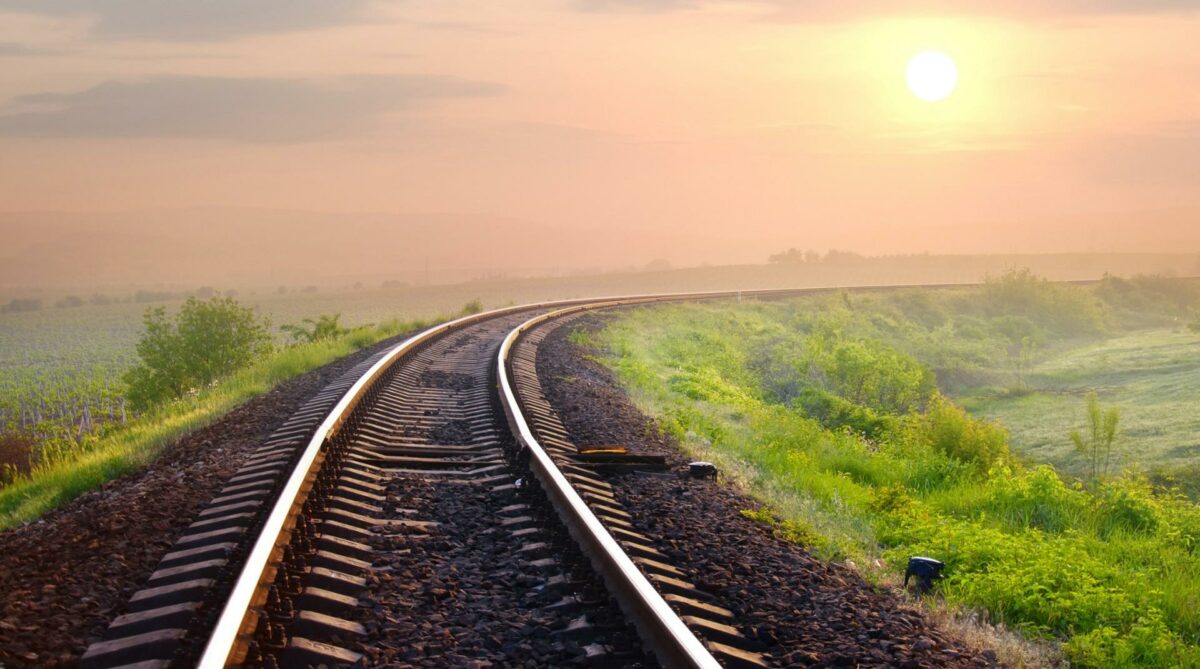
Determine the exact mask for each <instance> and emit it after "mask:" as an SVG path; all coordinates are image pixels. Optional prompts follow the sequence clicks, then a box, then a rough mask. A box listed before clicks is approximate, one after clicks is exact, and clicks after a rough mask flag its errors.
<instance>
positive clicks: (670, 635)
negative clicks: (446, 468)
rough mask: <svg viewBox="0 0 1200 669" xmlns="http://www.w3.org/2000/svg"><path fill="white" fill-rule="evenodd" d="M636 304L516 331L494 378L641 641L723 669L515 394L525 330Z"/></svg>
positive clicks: (520, 437) (554, 498)
mask: <svg viewBox="0 0 1200 669" xmlns="http://www.w3.org/2000/svg"><path fill="white" fill-rule="evenodd" d="M633 303H636V302H633V301H614V302H608V303H599V304H589V305H586V306H581V307H571V308H567V309H560V310H558V311H553V312H550V313H548V314H543V315H541V316H537V317H535V318H532V319H530V320H528V321H526V322H525V323H523V324H521V325H520V326H518V327H517V328H516V329H514V330H513V331H512V332H510V333H509V335H508V336H507V337H506V338H505V339H504V343H503V344H501V345H500V355H499V356H498V357H499V360H498V362H497V372H496V375H497V379H498V380H499V386H500V394H501V401H502V402H503V405H504V413H505V414H506V415H507V416H508V420H509V424H510V426H511V427H512V428H513V433H514V435H515V437H516V438H517V441H518V442H519V443H520V444H521V446H522V447H523V448H525V449H528V450H529V453H530V460H529V466H530V469H531V470H532V472H533V475H534V476H535V477H536V478H537V479H538V481H539V482H540V483H541V485H542V489H543V490H544V491H545V492H546V495H547V497H549V498H550V500H551V502H552V503H553V504H554V508H555V509H556V510H557V512H558V515H559V517H560V518H561V519H562V521H563V523H564V524H565V525H566V526H567V529H568V531H569V532H570V533H571V536H572V537H574V539H575V541H576V542H578V543H579V545H580V546H581V547H582V548H583V551H584V554H585V555H587V556H588V558H589V559H590V560H591V562H592V566H593V567H594V568H595V569H596V571H597V572H599V573H600V575H601V577H602V578H603V579H604V582H605V584H606V585H607V586H608V589H609V591H610V592H612V593H613V595H614V596H615V597H616V599H617V602H618V603H619V604H620V605H621V608H622V610H624V611H625V614H626V615H628V616H629V617H630V618H631V619H632V620H633V623H634V625H635V626H636V627H637V630H638V633H639V634H640V635H641V637H642V640H643V641H644V642H646V645H647V646H648V647H649V648H650V650H651V651H653V652H654V654H655V655H656V656H657V657H658V660H659V662H661V663H662V664H663V666H665V667H680V668H683V667H687V668H694V669H720V667H721V665H720V664H719V663H718V662H717V660H716V658H714V657H713V656H712V654H711V653H709V651H708V649H707V648H706V647H705V646H704V644H703V643H702V642H701V641H700V639H698V638H697V637H696V635H695V634H693V633H692V631H691V630H690V629H688V627H687V625H686V624H684V622H683V620H681V619H680V618H679V616H678V615H677V614H676V613H675V611H673V610H672V609H671V607H670V605H668V604H667V602H666V600H665V599H663V597H662V595H660V594H659V593H658V590H656V589H655V588H654V586H653V585H651V583H650V581H649V580H648V579H647V578H646V577H645V575H643V574H642V571H641V570H640V569H638V566H637V565H636V564H634V563H633V560H632V559H630V557H629V555H628V554H626V553H625V551H624V549H622V548H621V545H620V544H619V543H617V540H616V539H614V538H613V536H612V534H610V533H609V532H608V530H607V529H605V527H604V525H603V523H601V522H600V519H599V518H597V517H596V514H594V513H592V510H591V509H590V508H588V505H587V503H586V502H584V501H583V498H582V497H580V495H579V493H578V492H576V491H575V488H574V486H572V485H571V482H570V481H568V480H567V477H566V476H564V475H563V473H562V471H561V470H559V468H558V466H557V465H555V463H554V460H553V459H552V458H551V457H550V454H549V453H547V452H546V450H545V449H544V448H542V446H541V444H539V443H538V440H537V438H536V437H534V436H533V431H532V430H531V429H530V428H529V423H528V421H526V419H525V415H524V413H523V412H522V410H521V404H520V401H519V400H518V399H517V396H516V394H515V393H514V391H513V384H512V380H511V378H510V368H509V354H510V353H511V352H512V348H513V346H514V345H515V344H516V342H517V340H518V339H520V337H521V335H523V334H524V333H525V332H526V331H527V330H529V329H530V328H533V327H536V326H537V325H540V324H542V323H545V322H547V321H550V320H553V319H556V318H560V317H562V316H565V315H568V314H571V313H574V312H576V311H580V310H584V309H601V308H604V307H610V306H620V305H623V304H633Z"/></svg>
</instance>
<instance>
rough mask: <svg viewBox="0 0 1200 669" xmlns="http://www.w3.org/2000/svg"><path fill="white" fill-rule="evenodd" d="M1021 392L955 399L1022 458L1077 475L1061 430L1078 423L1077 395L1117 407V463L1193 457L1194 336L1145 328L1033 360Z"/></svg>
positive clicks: (1196, 429)
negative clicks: (990, 422)
mask: <svg viewBox="0 0 1200 669" xmlns="http://www.w3.org/2000/svg"><path fill="white" fill-rule="evenodd" d="M1029 386H1030V388H1031V389H1032V392H1030V393H1029V394H1027V395H1019V396H1011V395H1008V394H1006V393H1004V392H1003V389H997V388H995V387H990V386H984V387H973V388H970V387H969V388H963V389H960V390H959V391H958V392H957V393H955V397H956V398H957V399H958V400H959V401H961V402H962V404H963V405H964V406H966V407H967V408H968V409H970V410H971V411H972V413H975V414H977V415H980V416H986V417H988V418H995V419H998V420H1000V421H1001V422H1003V423H1004V425H1005V426H1007V427H1008V429H1009V430H1010V431H1011V433H1012V445H1013V448H1014V450H1016V451H1017V452H1018V453H1020V454H1021V455H1023V456H1025V457H1027V458H1029V459H1030V460H1032V461H1036V462H1046V463H1050V464H1052V465H1054V466H1055V467H1056V468H1057V469H1059V470H1060V471H1063V472H1066V473H1069V474H1072V475H1079V474H1081V473H1082V471H1083V470H1082V459H1081V458H1080V457H1078V456H1077V455H1076V454H1075V453H1074V451H1073V447H1072V445H1071V442H1070V439H1068V437H1067V434H1066V433H1065V431H1064V426H1074V425H1078V426H1080V427H1082V425H1083V421H1084V396H1085V395H1086V394H1087V393H1088V392H1089V391H1095V392H1096V394H1097V395H1098V397H1099V399H1100V401H1101V402H1102V403H1103V404H1105V405H1114V406H1118V407H1120V408H1121V410H1122V423H1121V433H1122V435H1123V436H1122V441H1121V442H1120V445H1121V446H1122V447H1123V457H1122V458H1121V460H1120V464H1121V466H1128V465H1136V466H1139V467H1141V468H1144V469H1155V468H1159V467H1173V466H1177V465H1179V464H1181V463H1187V462H1194V461H1196V460H1197V459H1198V458H1200V411H1197V407H1198V406H1200V404H1198V403H1197V399H1198V397H1197V393H1198V391H1197V389H1200V336H1197V335H1196V334H1195V333H1193V332H1190V331H1187V330H1183V329H1151V330H1146V331H1138V332H1132V333H1128V334H1120V335H1118V336H1115V337H1112V338H1110V339H1104V340H1102V341H1096V342H1093V341H1086V342H1080V343H1079V345H1078V346H1073V347H1070V348H1067V349H1065V350H1062V351H1059V352H1056V353H1055V354H1054V355H1052V356H1049V357H1047V358H1046V359H1045V360H1043V361H1041V362H1038V363H1037V364H1036V365H1035V366H1034V368H1033V370H1032V373H1031V375H1030V377H1029Z"/></svg>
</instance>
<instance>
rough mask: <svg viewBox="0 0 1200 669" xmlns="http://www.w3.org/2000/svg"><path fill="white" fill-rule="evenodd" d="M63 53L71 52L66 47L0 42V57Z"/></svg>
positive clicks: (57, 54)
mask: <svg viewBox="0 0 1200 669" xmlns="http://www.w3.org/2000/svg"><path fill="white" fill-rule="evenodd" d="M65 53H71V52H70V51H68V50H66V49H55V48H51V47H41V46H30V45H27V44H17V43H15V42H0V58H4V57H11V56H21V57H28V56H59V55H62V54H65Z"/></svg>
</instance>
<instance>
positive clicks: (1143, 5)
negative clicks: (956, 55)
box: [573, 0, 1200, 22]
mask: <svg viewBox="0 0 1200 669" xmlns="http://www.w3.org/2000/svg"><path fill="white" fill-rule="evenodd" d="M573 1H574V3H575V5H576V6H577V7H579V8H581V9H584V10H588V11H637V12H664V11H673V10H680V9H696V8H700V7H703V6H705V5H708V4H714V3H712V2H708V1H707V0H573ZM744 4H746V5H752V6H757V7H762V8H763V9H764V10H765V12H766V13H767V15H768V16H769V17H771V18H772V19H776V20H780V21H798V22H799V21H829V20H846V19H857V18H863V17H868V16H877V15H913V14H917V15H922V14H924V15H948V16H953V15H985V16H986V15H991V16H1057V17H1063V16H1082V15H1097V14H1100V15H1103V14H1147V13H1168V12H1192V11H1197V10H1200V3H1197V2H1196V0H869V1H867V2H846V0H755V1H746V2H745V3H744Z"/></svg>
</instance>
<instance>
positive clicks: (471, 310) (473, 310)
mask: <svg viewBox="0 0 1200 669" xmlns="http://www.w3.org/2000/svg"><path fill="white" fill-rule="evenodd" d="M459 313H460V314H462V315H463V316H474V315H475V314H481V313H483V302H481V301H480V300H479V298H475V299H474V300H471V301H470V302H467V303H466V304H464V305H463V308H462V311H459Z"/></svg>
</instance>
